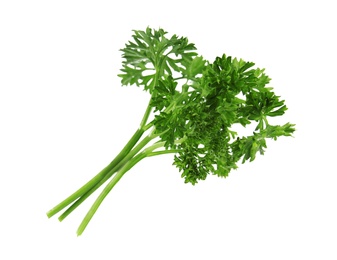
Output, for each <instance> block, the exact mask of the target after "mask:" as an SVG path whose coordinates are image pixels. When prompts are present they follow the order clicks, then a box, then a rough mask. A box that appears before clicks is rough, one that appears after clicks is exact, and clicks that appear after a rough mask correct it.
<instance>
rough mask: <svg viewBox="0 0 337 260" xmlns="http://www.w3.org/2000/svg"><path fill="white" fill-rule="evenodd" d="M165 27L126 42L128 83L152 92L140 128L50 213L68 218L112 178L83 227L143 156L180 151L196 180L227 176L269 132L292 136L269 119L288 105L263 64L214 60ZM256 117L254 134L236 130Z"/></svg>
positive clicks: (177, 160)
mask: <svg viewBox="0 0 337 260" xmlns="http://www.w3.org/2000/svg"><path fill="white" fill-rule="evenodd" d="M166 35H167V33H166V32H165V31H164V30H162V29H159V30H154V29H150V28H147V29H146V30H145V31H134V34H133V36H132V38H133V40H132V41H129V42H128V43H127V44H126V46H125V48H124V49H122V50H121V51H122V53H123V58H124V60H123V68H122V74H120V75H119V76H120V77H121V78H122V84H123V85H136V86H139V87H142V88H144V90H146V91H148V92H149V93H150V95H151V98H150V102H149V104H148V107H147V108H146V110H145V113H144V116H143V118H142V120H141V123H140V126H139V128H138V129H137V130H136V132H135V133H134V135H133V136H132V137H131V139H130V140H129V142H128V143H127V144H126V145H125V147H124V148H123V149H122V150H121V152H120V153H119V154H118V155H117V156H116V157H115V159H114V160H113V161H112V162H111V163H110V164H109V165H108V166H107V167H105V168H104V169H103V170H102V171H101V172H100V173H98V174H97V175H96V176H95V177H94V178H92V179H91V180H90V181H89V182H87V183H86V184H85V185H83V186H82V187H81V188H80V189H78V190H77V191H76V192H75V193H73V194H72V195H70V196H69V197H68V198H66V199H65V200H63V201H62V202H61V203H59V204H58V205H56V206H55V207H54V208H53V209H51V210H50V211H48V213H47V216H48V217H52V216H53V215H55V214H56V213H58V212H60V211H61V210H63V209H65V208H66V209H65V211H64V212H63V213H62V215H61V216H60V217H59V220H60V221H62V220H63V219H64V218H65V217H66V216H68V215H69V214H70V213H71V212H72V211H73V210H74V209H76V208H77V207H78V206H79V205H80V204H81V203H82V202H83V201H84V200H85V199H86V198H88V197H89V196H90V195H91V194H92V193H93V192H94V191H96V190H97V189H98V188H99V187H100V186H101V185H103V184H104V183H105V182H108V183H107V184H106V186H105V188H104V189H103V191H102V192H101V194H100V195H99V196H98V198H97V199H96V201H95V202H94V204H93V205H92V207H91V209H90V210H89V211H88V213H87V215H86V216H85V218H84V219H83V221H82V223H81V224H80V226H79V228H78V230H77V234H78V235H80V234H82V232H83V231H84V229H85V228H86V226H87V225H88V223H89V221H90V220H91V218H92V217H93V215H94V214H95V212H96V210H97V209H98V207H99V205H100V204H101V203H102V201H103V200H104V198H105V197H106V196H107V195H108V193H109V192H110V191H111V189H112V188H113V187H114V186H115V185H116V183H117V182H118V181H119V180H120V179H121V177H122V176H123V175H124V174H125V173H126V172H127V171H129V170H130V169H131V168H132V167H133V166H135V165H136V164H137V163H138V162H139V161H141V160H142V159H144V158H148V157H152V156H157V155H162V154H169V153H173V154H174V165H176V167H177V168H178V169H179V171H180V172H181V176H182V178H184V180H185V182H186V183H191V184H193V185H194V184H196V183H197V182H198V181H199V180H205V179H206V177H207V175H208V174H214V175H218V176H220V177H227V176H228V174H229V172H230V171H231V170H232V169H236V168H237V167H238V166H237V163H238V162H239V161H240V160H241V161H242V163H244V162H245V161H247V160H249V161H253V160H254V159H255V157H256V154H257V153H258V152H259V153H260V154H263V153H264V151H265V148H266V147H267V145H266V139H267V138H271V139H275V140H276V139H277V138H278V137H279V136H291V135H292V133H293V132H294V130H295V129H294V125H293V124H290V123H287V124H285V125H271V124H269V122H268V118H269V117H276V116H281V115H283V114H284V112H285V111H286V110H287V107H286V106H285V104H284V100H280V97H279V96H276V95H275V93H274V92H273V91H272V88H271V87H267V84H268V83H269V82H270V78H269V77H268V76H267V75H266V74H265V73H264V70H263V69H259V68H254V65H255V64H254V63H252V62H245V61H243V60H241V59H240V60H238V59H236V58H232V57H230V56H226V55H222V56H219V57H217V58H216V59H215V60H214V61H213V62H209V61H207V60H205V59H204V58H203V57H202V56H199V55H198V54H197V52H196V48H195V46H194V44H192V43H189V42H188V40H187V38H185V37H178V36H176V35H173V36H171V37H167V36H166ZM151 114H152V116H151V117H150V115H151ZM150 118H151V119H150ZM249 124H255V125H256V127H255V129H254V130H253V131H252V133H251V135H248V136H239V135H238V133H237V132H235V131H234V130H233V128H234V127H235V126H236V125H241V126H244V127H245V126H246V125H249Z"/></svg>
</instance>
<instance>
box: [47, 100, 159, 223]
mask: <svg viewBox="0 0 337 260" xmlns="http://www.w3.org/2000/svg"><path fill="white" fill-rule="evenodd" d="M150 104H151V100H150V101H149V104H148V106H147V108H146V110H145V113H144V116H143V118H142V121H141V123H140V128H139V129H137V131H136V132H135V133H134V135H133V136H132V137H131V139H130V140H129V142H128V143H127V144H126V145H125V146H124V148H123V149H122V150H121V152H120V153H119V154H118V155H117V156H116V157H115V159H114V160H113V161H112V162H111V163H110V164H109V165H108V166H107V167H105V168H104V169H103V170H102V171H100V172H99V173H98V174H97V175H96V176H95V177H93V178H92V179H91V180H90V181H88V182H87V183H86V184H84V185H83V186H82V187H81V188H79V189H78V190H77V191H75V192H74V193H73V194H71V195H70V196H69V197H67V198H66V199H65V200H63V201H62V202H60V203H59V204H58V205H56V206H55V207H54V208H52V209H51V210H49V211H48V212H47V216H48V217H49V218H50V217H52V216H54V215H55V214H57V213H58V212H60V211H61V210H63V209H64V208H65V207H67V206H68V205H70V204H71V203H73V202H74V201H76V200H78V199H79V198H81V196H84V194H86V193H87V192H89V191H90V190H91V189H92V187H95V186H96V184H97V183H100V181H101V180H102V179H103V178H104V176H106V175H107V174H109V173H111V171H112V170H113V169H114V168H115V167H116V165H118V163H119V162H120V161H121V160H122V159H123V158H125V156H126V155H127V154H128V153H129V152H130V151H131V150H132V148H133V147H134V146H135V145H136V144H137V142H138V141H139V139H140V138H141V136H142V135H143V133H144V132H145V131H146V130H147V129H146V128H145V126H146V122H147V120H148V118H149V115H150V113H151V110H152V107H151V105H150ZM113 173H115V172H112V174H113ZM112 174H111V175H112ZM111 175H110V176H111ZM90 194H91V193H90ZM90 194H89V195H90ZM82 200H83V199H82ZM75 203H76V202H75ZM78 203H79V204H80V202H77V204H78ZM75 208H76V207H75ZM70 212H71V211H70ZM70 212H68V213H67V214H66V215H68V214H69V213H70ZM64 217H65V216H63V217H61V220H62V219H63V218H64Z"/></svg>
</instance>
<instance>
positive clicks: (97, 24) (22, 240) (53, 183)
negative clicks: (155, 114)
mask: <svg viewBox="0 0 337 260" xmlns="http://www.w3.org/2000/svg"><path fill="white" fill-rule="evenodd" d="M333 3H334V1H324V0H321V1H296V0H292V1H212V0H208V1H182V0H180V1H174V0H171V1H165V2H164V1H163V2H161V1H128V0H123V1H1V2H0V186H1V188H0V205H1V208H0V211H1V213H0V241H1V242H0V248H1V249H0V259H6V260H11V259H50V260H52V259H119V260H124V259H147V260H151V259H216V260H217V259H231V260H236V259H240V260H241V259H259V260H261V259H325V260H328V259H337V246H336V245H337V235H336V234H337V224H336V219H337V213H336V198H337V189H336V184H337V183H336V182H337V178H336V174H337V170H336V163H335V161H336V158H335V157H336V145H337V143H336V135H335V127H334V125H335V124H334V121H335V119H336V114H335V112H336V106H335V102H336V87H337V84H336V60H337V55H336V46H337V41H336V35H335V34H336V27H335V25H336V24H337V19H336V12H335V10H336V9H335V8H334V5H333ZM147 26H150V27H154V28H159V27H161V28H163V29H165V30H166V31H168V32H170V33H174V34H178V35H180V36H187V37H188V38H189V40H190V41H191V42H194V43H195V44H196V46H197V47H198V50H199V53H200V54H202V55H203V56H204V57H205V58H206V59H208V60H213V59H214V58H215V57H216V56H217V55H221V54H222V53H226V54H227V55H231V56H235V57H239V58H243V59H245V60H249V61H254V62H255V63H256V64H257V66H258V67H262V68H264V67H265V68H266V72H267V74H268V75H269V76H270V77H271V78H272V79H273V80H272V82H271V85H272V86H273V87H274V88H275V92H276V93H277V94H278V95H280V96H281V97H282V98H284V99H285V100H286V104H287V106H288V108H289V110H288V111H287V113H286V114H285V116H284V117H282V118H279V119H280V120H279V121H278V123H279V124H283V123H286V122H288V121H290V122H292V123H295V124H296V128H297V131H296V133H295V135H294V136H295V137H294V138H281V139H279V140H278V141H277V142H274V141H270V142H269V143H268V145H269V147H268V148H269V149H267V152H266V154H265V156H259V157H258V158H257V159H256V161H254V162H253V163H250V164H249V163H247V164H244V165H243V166H242V167H240V168H239V169H238V170H237V171H234V172H232V173H231V174H230V177H228V178H227V179H220V178H217V177H214V176H210V177H209V178H208V179H207V180H206V181H205V182H201V183H200V184H198V185H196V186H195V187H193V186H191V185H188V184H184V183H183V180H182V179H181V178H180V174H179V172H178V171H177V169H176V168H175V167H174V166H172V165H171V164H172V156H170V155H168V156H162V157H154V158H151V159H147V160H145V161H143V162H141V163H140V164H139V165H137V166H136V167H135V168H134V169H133V170H132V171H130V172H129V173H128V174H127V175H125V176H124V177H123V178H122V180H121V181H120V182H119V183H118V185H117V186H116V187H115V188H114V189H113V191H112V192H111V193H110V194H109V196H108V198H107V199H106V200H105V201H104V202H103V204H102V206H101V207H100V209H99V210H98V212H97V214H96V215H95V216H94V218H93V220H92V222H91V223H90V224H89V226H88V228H87V230H86V231H85V232H84V234H83V235H82V236H81V237H77V236H76V233H75V232H76V229H77V226H78V224H79V223H80V221H81V220H82V218H83V216H84V214H85V213H86V211H87V210H88V208H89V207H90V205H91V203H92V202H93V200H92V199H91V200H88V202H87V203H85V204H84V205H82V206H81V207H80V208H78V209H77V210H76V211H75V212H74V213H73V214H72V215H71V216H69V218H68V219H66V220H65V221H64V222H62V223H59V222H58V221H57V218H55V217H54V218H52V219H48V218H47V217H46V214H45V213H46V211H47V210H49V209H50V208H51V207H53V206H54V205H55V204H56V203H58V202H59V201H60V200H61V199H63V198H65V197H66V196H67V195H69V194H70V193H71V192H73V191H74V190H75V189H76V188H78V187H79V186H80V185H82V184H83V183H84V182H85V181H87V180H88V179H89V178H91V177H92V176H93V175H94V174H96V173H97V172H98V171H99V170H101V168H103V167H104V166H105V165H106V164H108V163H109V161H110V160H111V159H112V158H113V156H114V155H115V154H116V153H117V152H118V151H119V149H121V147H122V146H123V144H124V143H125V142H126V141H127V140H128V139H129V137H130V135H131V134H132V133H133V132H134V131H135V129H136V128H137V127H138V124H139V122H140V119H141V117H142V114H143V110H144V109H145V107H146V104H147V102H148V98H149V96H148V94H147V93H145V92H143V91H142V90H141V89H138V88H136V87H127V88H122V87H120V79H119V78H118V77H117V74H118V73H119V69H120V67H121V57H120V55H121V53H120V52H119V49H120V48H123V47H124V44H125V42H127V41H128V40H129V39H130V36H131V33H132V32H131V30H132V29H140V30H143V29H145V28H146V27H147ZM95 195H96V194H95Z"/></svg>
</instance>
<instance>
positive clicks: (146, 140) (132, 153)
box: [59, 135, 157, 221]
mask: <svg viewBox="0 0 337 260" xmlns="http://www.w3.org/2000/svg"><path fill="white" fill-rule="evenodd" d="M156 137H157V136H156V135H148V136H146V137H145V138H144V139H143V140H142V141H141V142H140V143H139V144H138V145H137V146H136V147H135V148H134V149H133V150H131V151H130V152H129V153H128V154H127V155H126V156H125V157H124V158H123V160H121V161H120V162H119V163H118V164H117V165H116V166H115V167H114V168H113V169H111V170H110V172H108V173H107V174H106V175H105V176H104V177H103V178H102V179H101V180H100V181H98V182H97V183H96V185H95V186H93V187H92V188H91V189H90V190H88V191H87V192H86V193H85V194H83V195H82V196H81V197H80V198H79V199H78V200H76V201H75V202H74V203H73V204H72V205H70V206H69V208H68V209H67V210H66V211H65V212H64V213H63V214H62V215H61V216H60V217H59V220H60V221H62V220H63V219H65V218H66V217H67V216H68V215H69V214H70V213H71V212H72V211H74V210H75V209H76V208H77V207H78V206H79V205H81V204H82V202H83V201H85V200H86V199H87V198H88V197H89V196H90V195H91V194H92V193H94V192H95V191H96V190H97V189H98V188H99V187H101V186H102V185H103V184H104V183H105V182H106V181H107V180H108V179H110V177H111V176H112V175H113V174H114V173H115V172H117V171H118V170H120V169H121V168H122V167H123V166H124V165H125V164H126V163H128V161H130V160H131V159H132V158H133V157H134V156H135V155H136V154H137V153H138V152H139V151H140V150H141V149H143V148H144V146H145V145H146V144H148V143H149V142H150V141H151V140H153V139H154V138H156Z"/></svg>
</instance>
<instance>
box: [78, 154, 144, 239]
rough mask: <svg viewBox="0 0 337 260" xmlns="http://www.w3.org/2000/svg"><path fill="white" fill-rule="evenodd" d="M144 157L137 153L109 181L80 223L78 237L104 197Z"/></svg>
mask: <svg viewBox="0 0 337 260" xmlns="http://www.w3.org/2000/svg"><path fill="white" fill-rule="evenodd" d="M145 157H146V154H145V153H139V154H138V155H136V156H135V157H134V158H132V159H131V160H130V161H129V162H128V163H126V164H124V166H123V167H122V168H121V169H120V170H119V171H118V172H117V173H116V175H115V176H114V177H113V178H112V179H111V181H110V182H109V183H108V184H107V186H106V187H105V188H104V189H103V191H102V192H101V194H100V195H99V196H98V197H97V199H96V201H95V202H94V204H93V205H92V206H91V208H90V210H89V211H88V213H87V214H86V216H85V217H84V219H83V221H82V223H81V224H80V226H79V227H78V229H77V235H78V236H80V235H81V234H82V233H83V231H84V230H85V228H86V227H87V225H88V224H89V222H90V220H91V219H92V217H93V216H94V214H95V213H96V211H97V209H98V207H99V206H100V205H101V203H102V202H103V200H104V199H105V197H106V196H107V195H108V194H109V192H110V191H111V190H112V188H113V187H114V186H115V185H116V184H117V182H118V181H119V180H120V179H121V178H122V177H123V175H124V174H125V173H126V172H127V171H129V170H130V169H131V168H132V167H133V166H134V165H136V164H137V163H138V162H139V161H140V160H142V159H143V158H145Z"/></svg>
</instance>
